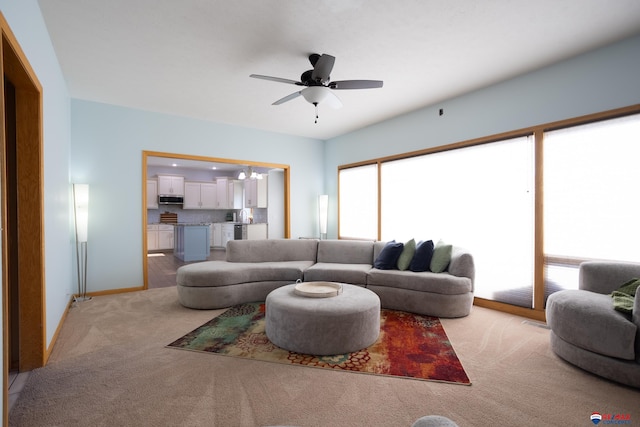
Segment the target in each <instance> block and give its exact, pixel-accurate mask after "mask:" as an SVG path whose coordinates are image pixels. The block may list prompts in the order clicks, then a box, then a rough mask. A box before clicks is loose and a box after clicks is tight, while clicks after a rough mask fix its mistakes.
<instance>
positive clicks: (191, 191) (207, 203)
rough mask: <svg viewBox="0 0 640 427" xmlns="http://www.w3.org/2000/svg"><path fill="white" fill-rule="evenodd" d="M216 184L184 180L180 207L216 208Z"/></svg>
mask: <svg viewBox="0 0 640 427" xmlns="http://www.w3.org/2000/svg"><path fill="white" fill-rule="evenodd" d="M217 200H218V194H217V185H216V183H214V182H185V183H184V204H183V205H182V209H216V208H217Z"/></svg>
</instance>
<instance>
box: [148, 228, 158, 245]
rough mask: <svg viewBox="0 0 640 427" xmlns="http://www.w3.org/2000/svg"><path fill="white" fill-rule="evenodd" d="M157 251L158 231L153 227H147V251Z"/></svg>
mask: <svg viewBox="0 0 640 427" xmlns="http://www.w3.org/2000/svg"><path fill="white" fill-rule="evenodd" d="M157 250H158V229H157V228H156V227H155V226H154V225H150V226H148V227H147V251H157Z"/></svg>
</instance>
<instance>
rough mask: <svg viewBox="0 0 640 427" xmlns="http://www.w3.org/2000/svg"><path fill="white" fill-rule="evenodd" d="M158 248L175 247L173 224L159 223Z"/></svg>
mask: <svg viewBox="0 0 640 427" xmlns="http://www.w3.org/2000/svg"><path fill="white" fill-rule="evenodd" d="M158 249H162V250H165V249H173V225H166V224H160V225H158Z"/></svg>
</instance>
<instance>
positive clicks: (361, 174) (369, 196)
mask: <svg viewBox="0 0 640 427" xmlns="http://www.w3.org/2000/svg"><path fill="white" fill-rule="evenodd" d="M338 179H339V182H340V199H339V201H338V203H339V209H340V218H339V221H340V230H339V235H340V237H343V238H350V239H371V240H376V239H377V237H378V165H377V164H372V165H366V166H360V167H355V168H348V169H342V170H340V174H339V177H338Z"/></svg>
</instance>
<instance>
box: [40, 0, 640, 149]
mask: <svg viewBox="0 0 640 427" xmlns="http://www.w3.org/2000/svg"><path fill="white" fill-rule="evenodd" d="M39 4H40V8H41V10H42V14H43V16H44V20H45V23H46V25H47V28H48V30H49V33H50V35H51V39H52V41H53V46H54V48H55V51H56V54H57V56H58V60H59V61H60V64H61V66H62V71H63V73H64V76H65V79H66V81H67V84H68V87H69V91H70V94H71V96H72V97H73V98H78V99H85V100H91V101H97V102H103V103H108V104H115V105H122V106H127V107H132V108H138V109H143V110H149V111H155V112H162V113H168V114H173V115H179V116H186V117H194V118H199V119H204V120H209V121H214V122H219V123H227V124H232V125H238V126H244V127H249V128H256V129H263V130H269V131H275V132H280V133H286V134H292V135H300V136H306V137H312V138H318V139H329V138H331V137H335V136H338V135H341V134H344V133H347V132H350V131H353V130H356V129H359V128H362V127H365V126H367V125H370V124H372V123H376V122H379V121H381V120H384V119H388V118H391V117H394V116H397V115H400V114H403V113H406V112H408V111H412V110H415V109H418V108H420V107H424V106H427V105H431V104H435V103H437V102H440V101H443V100H445V99H448V98H451V97H453V96H457V95H460V94H462V93H465V92H468V91H471V90H475V89H479V88H481V87H485V86H488V85H490V84H493V83H496V82H498V81H501V80H504V79H507V78H510V77H513V76H516V75H518V74H522V73H525V72H527V71H530V70H534V69H537V68H540V67H543V66H545V65H548V64H550V63H553V62H556V61H559V60H562V59H564V58H567V57H571V56H574V55H577V54H579V53H582V52H585V51H588V50H591V49H594V48H596V47H600V46H603V45H606V44H608V43H611V42H614V41H617V40H619V39H622V38H625V37H628V36H630V35H633V34H637V33H639V32H640V1H638V0H615V1H611V0H562V1H559V0H537V1H529V0H491V1H477V0H449V1H442V0H438V1H434V0H393V1H380V0H378V1H375V0H373V1H371V0H370V1H365V0H325V1H318V0H314V1H310V0H295V1H294V0H260V1H255V0H233V1H222V0H181V1H175V0H109V1H100V0H90V1H89V0H40V1H39ZM314 52H315V53H320V54H322V53H327V54H331V55H333V56H335V57H336V63H335V67H334V69H333V72H332V75H331V79H332V80H347V79H373V80H383V81H384V87H383V88H380V89H368V90H351V91H339V92H338V91H336V92H334V93H336V94H337V95H338V96H339V98H340V99H341V100H342V103H343V104H344V106H343V108H341V109H339V110H333V109H331V108H329V107H328V106H326V105H322V104H321V105H320V106H319V115H320V118H319V120H318V123H317V124H316V123H314V120H315V110H314V107H313V106H312V105H311V104H308V103H307V102H306V101H305V100H304V99H303V98H302V97H299V98H296V99H294V100H292V101H290V102H287V103H285V104H282V105H279V106H272V105H271V103H272V102H274V101H276V100H277V99H280V98H282V97H284V96H286V95H288V94H290V93H293V92H296V91H298V90H300V87H298V86H294V85H287V84H283V83H276V82H270V81H264V80H257V79H251V78H249V74H252V73H256V74H265V75H270V76H276V77H282V78H286V79H292V80H299V78H300V74H301V73H302V72H303V71H305V70H307V69H309V68H311V67H310V64H309V61H308V59H307V56H308V55H309V54H310V53H314Z"/></svg>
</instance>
